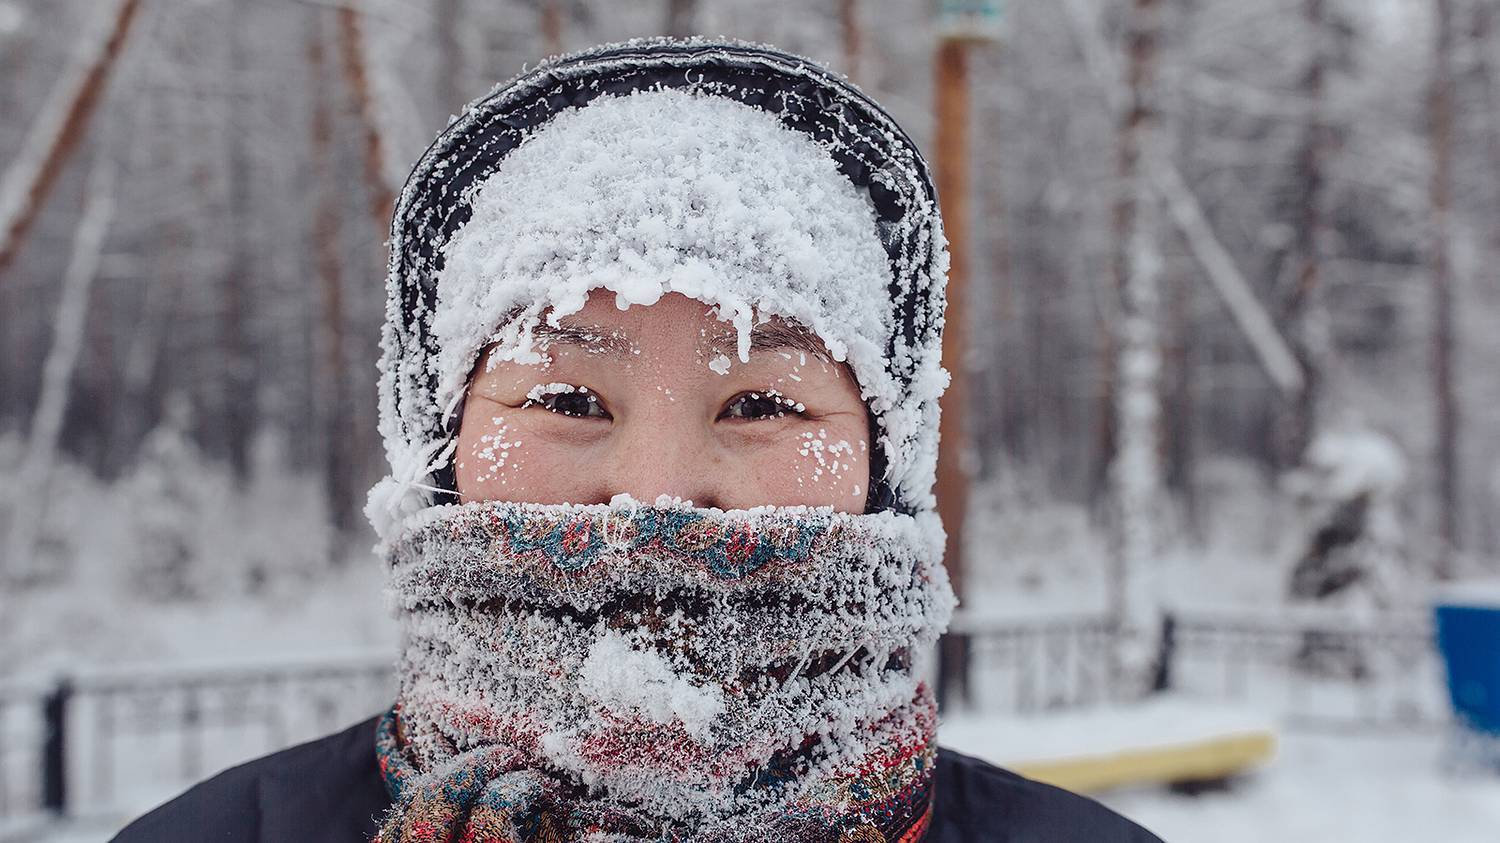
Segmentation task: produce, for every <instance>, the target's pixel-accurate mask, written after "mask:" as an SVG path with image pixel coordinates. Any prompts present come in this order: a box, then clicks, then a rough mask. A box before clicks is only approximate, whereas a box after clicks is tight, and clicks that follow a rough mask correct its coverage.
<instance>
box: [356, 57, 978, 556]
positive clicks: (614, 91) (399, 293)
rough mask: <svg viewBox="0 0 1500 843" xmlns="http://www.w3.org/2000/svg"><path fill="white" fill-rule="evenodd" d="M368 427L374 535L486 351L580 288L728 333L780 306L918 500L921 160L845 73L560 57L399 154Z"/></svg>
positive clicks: (933, 382)
mask: <svg viewBox="0 0 1500 843" xmlns="http://www.w3.org/2000/svg"><path fill="white" fill-rule="evenodd" d="M391 249H392V255H391V267H390V277H389V279H388V286H389V299H388V304H387V316H386V325H385V333H384V336H383V337H382V343H381V345H382V351H383V354H382V358H381V361H380V367H381V371H382V377H381V421H380V429H381V434H382V437H383V438H384V440H385V445H386V450H387V454H388V456H389V457H390V461H391V465H392V474H391V475H390V476H389V477H388V478H386V479H385V480H384V481H382V483H381V484H379V485H378V486H377V488H376V489H375V490H372V495H371V501H370V506H369V507H368V508H367V513H368V514H369V515H370V518H371V521H372V523H374V524H375V526H376V530H377V532H378V533H380V535H381V536H382V537H383V538H384V537H386V536H388V534H389V532H390V531H391V530H392V529H393V527H394V525H395V524H396V523H398V522H399V521H400V520H401V518H402V517H403V516H404V515H408V514H410V513H411V512H413V511H415V510H416V509H419V508H420V507H421V506H422V505H424V504H427V503H432V502H434V501H435V499H434V498H432V497H430V496H427V497H423V496H420V495H416V494H415V493H416V492H417V491H418V490H427V491H431V489H430V488H429V487H430V483H431V479H430V478H431V473H432V472H433V471H435V470H437V469H440V468H442V467H444V466H446V465H447V464H448V460H449V457H450V455H451V452H450V451H448V450H446V449H447V446H448V445H450V444H451V437H452V426H451V420H452V418H453V416H454V413H455V412H456V410H457V407H458V402H459V401H460V399H461V398H462V397H463V390H464V386H465V379H466V377H467V375H468V374H469V372H470V371H471V368H472V365H473V363H474V361H475V360H476V359H477V355H478V353H479V351H480V350H481V348H482V347H483V346H484V345H485V344H486V342H487V341H489V340H497V341H498V342H499V343H500V348H501V349H502V353H501V354H500V355H499V356H498V357H497V359H505V358H506V357H508V358H509V359H514V360H523V361H524V360H535V359H537V357H536V355H537V354H538V350H537V349H536V348H534V347H533V344H532V343H531V342H530V332H531V331H532V330H533V329H534V328H535V327H536V326H537V325H538V324H540V322H541V320H544V319H550V320H556V319H558V318H560V317H562V316H564V315H566V314H568V313H571V312H574V311H576V310H578V309H579V308H580V307H581V306H582V304H583V302H584V300H585V297H586V295H587V293H588V292H589V291H590V290H593V289H605V290H609V291H611V292H613V293H614V294H615V297H616V301H617V303H618V304H620V305H621V306H626V305H635V304H642V305H644V304H649V303H651V302H654V301H656V300H657V299H658V298H660V296H662V295H663V294H665V293H668V292H679V293H683V294H685V295H688V296H689V297H692V298H696V299H699V300H701V301H704V302H705V303H707V304H709V305H711V306H713V307H715V308H716V310H717V313H718V315H719V317H720V318H721V319H724V320H725V321H726V322H730V323H732V324H733V325H734V326H735V327H736V328H737V329H738V333H739V343H740V345H739V348H738V349H737V351H738V352H739V353H740V355H741V356H743V354H744V353H745V351H746V343H747V342H748V331H749V329H750V328H751V327H752V325H753V324H754V323H756V322H757V321H759V320H764V319H767V318H771V317H782V318H786V319H789V320H791V321H794V322H797V323H801V324H802V325H804V326H806V327H807V328H808V329H810V330H811V331H812V332H813V333H814V334H815V335H817V336H818V337H819V338H820V339H821V340H822V341H823V343H824V344H825V346H826V347H827V348H828V349H829V350H830V352H831V353H832V355H833V356H834V357H835V358H838V359H841V360H847V361H848V363H849V365H850V367H851V369H852V370H853V372H854V375H855V377H856V378H857V379H858V381H859V383H860V385H861V389H862V390H863V393H864V398H865V400H866V403H867V404H868V406H869V408H870V410H871V412H872V414H873V417H874V419H875V422H876V425H877V428H878V431H877V439H876V445H877V447H878V448H879V449H880V452H881V455H882V456H883V457H884V458H885V460H886V462H887V478H886V479H888V481H889V483H890V485H891V486H892V487H893V488H894V489H895V490H896V491H897V493H898V495H899V497H900V500H901V501H902V502H903V504H904V506H905V508H907V509H908V510H913V511H915V510H922V509H928V508H931V506H932V505H933V499H932V494H931V487H932V482H933V476H934V472H935V465H936V458H937V412H938V408H937V399H938V396H939V394H940V393H941V391H942V389H943V387H944V385H945V384H946V382H947V376H946V374H945V373H944V372H943V371H942V369H941V367H940V366H939V360H938V358H939V346H940V333H941V326H942V308H943V285H944V282H945V278H946V273H947V267H948V262H947V251H946V247H945V240H944V239H943V235H942V226H941V223H940V221H939V219H938V214H937V207H936V202H935V198H934V196H933V190H932V185H931V181H930V178H929V177H928V174H927V170H926V165H925V163H924V162H923V161H922V159H921V156H920V154H919V153H918V152H917V150H916V148H915V147H914V146H913V145H912V143H911V141H910V140H909V139H908V138H906V136H905V135H904V134H903V133H902V132H901V130H900V129H899V128H898V127H897V126H896V125H895V124H894V122H892V121H891V120H890V118H889V117H888V116H886V115H885V113H884V112H883V111H881V110H880V108H879V106H877V105H875V104H874V103H873V102H871V101H870V100H868V98H866V97H864V95H863V94H861V93H859V92H858V91H857V90H855V89H854V88H853V87H852V86H850V85H848V84H847V83H845V82H843V81H841V80H838V79H836V78H834V77H833V76H832V75H830V74H828V73H827V72H826V71H824V70H822V69H821V68H818V67H816V66H815V65H813V64H812V63H810V62H807V61H805V60H802V59H798V58H796V57H793V56H788V55H786V54H782V53H777V52H775V51H771V50H765V49H760V48H756V47H753V46H751V45H744V44H736V43H729V42H724V43H714V42H704V41H692V42H671V41H661V42H658V41H643V42H631V43H627V44H623V45H609V46H606V47H602V48H598V49H596V50H592V51H589V52H586V53H581V54H575V55H572V56H565V57H562V58H561V59H559V60H557V61H555V62H550V63H547V64H545V65H543V66H541V67H539V68H537V69H536V70H534V71H532V72H531V73H528V74H525V75H523V76H522V77H520V78H518V79H516V80H513V81H512V82H510V83H508V84H506V85H503V86H500V87H498V88H497V89H496V90H495V91H494V92H492V93H491V94H490V95H489V96H488V97H485V98H482V99H480V100H477V101H476V102H474V103H472V104H471V105H470V106H469V108H468V109H466V111H465V113H464V114H463V115H461V116H460V117H459V118H458V119H456V120H455V121H454V123H453V124H452V125H450V126H449V127H448V129H447V130H445V131H444V133H443V134H442V135H441V136H440V137H439V138H438V139H437V141H436V142H434V144H433V145H432V147H431V148H429V150H428V151H427V153H426V154H425V155H424V156H423V158H422V160H421V161H420V162H418V164H417V166H416V168H415V169H414V170H413V172H412V176H411V178H410V179H409V180H408V182H407V185H406V188H405V189H404V190H403V192H402V196H401V199H400V202H399V203H398V206H397V209H396V216H395V220H394V223H393V228H392V241H391Z"/></svg>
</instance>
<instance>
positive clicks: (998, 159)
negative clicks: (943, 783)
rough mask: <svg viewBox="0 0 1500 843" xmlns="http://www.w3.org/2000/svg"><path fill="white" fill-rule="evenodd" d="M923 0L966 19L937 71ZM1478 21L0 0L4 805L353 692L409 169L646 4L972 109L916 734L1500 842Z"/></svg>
mask: <svg viewBox="0 0 1500 843" xmlns="http://www.w3.org/2000/svg"><path fill="white" fill-rule="evenodd" d="M940 6H942V7H948V8H949V10H950V11H951V10H952V8H954V7H957V6H972V7H975V8H979V9H989V10H990V13H992V16H991V17H988V18H986V17H985V14H983V13H982V14H981V15H980V17H981V18H985V19H986V20H989V21H990V23H989V24H985V25H980V26H974V25H972V21H973V18H966V19H965V20H967V21H969V22H970V23H969V24H964V25H963V26H961V27H960V29H961V30H962V34H967V35H979V36H982V37H980V38H978V39H976V40H973V41H969V42H965V43H966V44H967V46H966V47H964V56H965V60H966V71H967V72H966V73H965V74H962V75H954V74H953V73H952V72H951V67H950V68H949V71H947V72H939V71H938V70H937V68H939V67H940V66H942V65H941V63H940V62H938V61H937V60H936V57H938V56H939V55H940V53H941V51H940V40H941V38H942V37H943V36H944V35H945V34H947V35H952V34H954V33H955V31H956V30H955V29H954V28H953V27H952V26H940V25H939V21H940V15H939V11H940V9H939V7H940ZM993 13H998V14H993ZM942 20H944V21H947V22H948V23H950V24H951V22H952V21H953V20H954V18H953V17H951V16H950V17H948V18H943V19H942ZM1497 27H1500V2H1496V0H1053V2H1032V1H1031V0H1010V2H1007V3H999V2H995V3H969V4H963V3H938V2H936V1H935V0H934V2H909V0H795V2H794V0H649V2H648V1H647V0H642V2H602V0H486V2H477V0H361V2H354V0H348V2H344V0H264V2H257V3H247V2H236V1H235V0H123V1H122V0H0V477H3V478H4V480H5V482H4V483H3V484H0V486H3V488H0V840H10V839H16V840H32V839H77V840H101V839H106V838H107V837H108V835H109V834H110V833H111V831H112V830H113V829H115V828H117V827H118V826H119V825H120V824H121V823H122V822H123V821H124V820H125V819H127V818H128V817H130V816H132V815H133V814H135V813H138V812H139V811H141V810H143V809H145V808H148V807H150V806H151V805H153V804H155V803H156V802H159V801H160V800H162V799H164V798H166V797H168V796H170V795H171V794H173V793H175V792H177V791H179V790H180V789H181V788H182V787H184V786H185V785H186V784H188V783H190V782H191V781H194V780H196V779H197V778H200V777H201V776H203V775H206V774H208V773H211V772H213V771H214V770H216V769H220V768H222V767H224V766H226V765H228V764H232V763H235V762H237V761H239V760H243V759H246V758H249V757H253V756H255V755H257V754H260V753H263V752H265V751H269V750H270V749H274V748H276V747H278V746H282V745H286V744H287V743H289V742H292V741H296V740H301V739H305V738H311V737H315V736H317V735H320V734H324V733H326V732H328V731H331V730H333V729H335V728H338V727H340V726H342V725H345V724H348V723H352V722H355V721H356V720H358V719H362V718H363V717H365V716H368V715H369V714H371V713H373V712H374V711H375V710H376V709H377V708H379V707H380V706H381V705H382V703H383V702H384V701H386V700H387V699H388V697H389V693H390V691H389V676H388V669H389V663H390V658H391V654H392V653H393V651H394V647H395V631H394V626H393V624H392V622H391V621H390V620H389V619H388V617H387V615H386V614H385V611H384V609H383V607H382V604H381V599H380V594H379V588H380V584H381V583H380V578H381V571H380V570H379V568H378V566H377V565H376V564H375V563H374V559H373V557H372V556H371V555H370V552H369V547H370V545H371V543H372V541H373V536H372V535H371V534H370V533H369V532H368V527H367V526H365V525H364V523H363V522H362V520H361V517H360V515H359V508H360V505H361V504H362V502H363V496H364V493H365V491H366V490H367V489H368V488H369V486H370V485H371V484H372V483H373V482H374V481H375V480H376V479H377V478H378V477H379V476H380V475H381V474H382V473H383V464H382V457H381V454H380V452H379V447H378V439H377V437H376V435H375V430H374V417H375V397H374V379H375V370H374V360H375V358H376V340H377V336H378V326H379V323H380V320H381V318H382V315H383V304H384V294H383V290H382V280H383V278H382V276H383V266H384V253H383V250H382V245H381V244H382V241H383V240H384V237H385V233H386V225H387V221H388V219H389V212H390V202H391V197H392V195H393V192H394V191H395V190H397V189H398V188H399V186H400V184H401V182H402V180H403V179H404V177H405V173H406V171H407V168H408V167H409V166H410V164H411V163H412V162H413V161H414V160H415V159H416V157H417V156H418V155H419V154H420V153H421V151H422V150H423V149H424V148H425V145H426V144H427V142H428V141H429V140H430V139H431V138H432V137H433V136H434V135H435V134H436V133H437V131H438V130H440V129H441V128H442V126H443V125H444V124H445V122H446V120H447V118H448V117H449V115H450V114H452V113H454V112H456V111H458V110H459V109H461V108H462V106H463V104H464V103H465V102H466V101H468V100H469V99H472V98H474V97H477V96H479V95H482V94H483V93H485V92H486V91H487V90H488V89H489V87H490V86H491V85H493V84H494V83H496V82H498V81H501V80H503V79H505V78H507V77H509V76H510V75H511V74H513V73H515V72H517V71H519V70H520V69H521V67H522V66H523V64H525V63H527V62H534V61H535V60H536V59H537V58H538V57H539V56H542V55H544V54H547V53H549V52H554V51H557V50H559V49H571V48H578V47H584V46H588V45H592V44H595V43H599V42H604V41H612V40H619V39H622V38H627V37H632V36H638V35H649V34H659V33H663V32H674V33H690V32H700V33H705V34H729V35H733V36H737V37H741V38H747V39H751V40H759V41H767V42H770V43H773V44H776V45H778V46H780V47H783V48H786V49H790V50H793V51H797V52H801V53H804V54H808V55H812V56H815V57H818V58H820V59H823V60H826V61H827V62H828V63H829V64H830V65H831V66H832V67H833V68H835V69H837V70H840V71H842V72H845V73H848V74H849V75H850V76H851V77H853V78H854V79H855V80H856V81H857V82H858V83H859V84H860V85H861V86H862V87H864V88H865V89H866V90H868V91H870V92H871V93H872V94H873V95H874V96H875V98H876V99H877V100H879V101H880V102H881V103H883V104H884V105H885V106H886V107H887V108H888V109H889V110H890V111H891V112H892V114H893V115H894V116H895V117H896V119H897V120H898V121H899V122H900V123H901V124H902V125H903V126H905V127H906V128H907V129H908V130H910V131H911V133H912V134H913V136H914V137H915V138H916V139H917V141H918V143H919V144H920V145H921V146H922V147H923V149H925V150H929V157H931V158H933V159H934V160H938V159H940V158H941V157H942V156H943V155H944V154H945V150H947V149H948V147H944V146H942V143H943V142H944V141H943V139H944V137H951V135H949V136H945V135H944V133H943V132H942V131H940V129H941V128H942V127H940V126H938V125H937V124H936V117H935V114H936V113H937V112H938V108H937V105H938V100H939V99H940V97H939V96H938V94H939V93H945V94H952V93H954V90H955V86H957V89H958V91H959V94H960V95H961V99H962V101H964V102H966V103H967V110H966V114H967V120H968V125H967V137H968V138H969V146H968V148H967V154H966V155H963V156H962V157H961V160H959V161H956V162H954V161H949V162H948V163H949V164H950V165H951V166H957V167H959V168H960V169H959V170H958V172H959V173H960V174H961V178H960V179H959V183H960V184H962V185H963V192H964V194H965V195H966V197H967V199H968V213H967V214H966V216H965V221H966V223H967V229H968V231H967V236H966V238H965V239H964V241H963V242H962V244H961V247H962V251H963V254H964V256H965V257H966V258H967V273H966V280H965V282H964V296H963V302H964V307H963V308H962V311H961V312H958V313H955V314H954V319H958V320H962V324H963V326H964V327H965V328H966V330H967V336H968V340H969V342H968V343H967V348H966V353H965V354H964V355H963V357H962V359H961V360H957V361H950V362H949V365H950V367H956V368H957V369H958V371H959V373H960V375H961V382H962V384H963V387H964V389H965V390H966V394H967V396H968V402H967V412H966V421H967V425H968V429H969V431H970V434H971V441H970V442H969V443H968V445H967V447H965V448H962V449H960V450H959V451H958V454H959V457H958V458H961V459H962V460H963V461H964V465H965V466H966V467H967V468H968V470H969V471H970V473H971V474H972V477H973V485H972V490H971V494H970V497H969V501H968V505H967V509H966V512H967V519H966V528H965V530H964V535H963V540H962V546H963V548H964V549H965V552H964V556H963V570H964V585H963V605H964V608H963V614H962V616H961V617H960V619H959V621H958V624H957V627H956V628H957V629H958V630H960V631H962V632H965V633H967V634H969V635H970V636H971V639H970V640H971V641H972V644H971V647H970V650H969V656H970V658H969V666H970V674H969V675H970V688H969V695H968V697H969V698H968V700H967V702H965V701H962V700H960V699H958V698H957V697H952V698H950V700H949V701H950V703H951V707H950V713H949V715H948V716H949V720H948V722H947V724H946V725H945V727H944V738H945V740H946V742H948V743H949V744H951V745H953V746H954V747H956V748H958V749H961V750H966V751H969V752H971V753H974V754H978V755H982V756H984V757H987V758H990V759H991V760H994V761H996V762H997V763H1018V762H1022V761H1027V760H1034V759H1035V758H1037V757H1041V756H1052V755H1068V754H1078V753H1088V752H1097V751H1107V750H1109V749H1112V748H1118V747H1122V746H1129V745H1135V744H1141V743H1147V744H1149V743H1152V742H1155V743H1157V744H1160V743H1170V742H1172V741H1174V740H1179V739H1189V738H1190V737H1191V736H1192V735H1196V734H1222V733H1225V732H1233V731H1235V730H1238V729H1243V728H1247V727H1249V726H1254V727H1255V728H1265V729H1270V730H1272V731H1274V732H1275V733H1276V734H1277V736H1278V745H1279V751H1278V754H1277V756H1276V758H1275V759H1274V760H1273V761H1272V762H1271V763H1270V764H1269V765H1267V766H1265V767H1263V768H1261V769H1258V770H1255V771H1252V772H1249V773H1247V774H1246V775H1244V776H1243V777H1241V778H1238V779H1235V780H1233V781H1230V782H1228V783H1226V784H1225V786H1223V787H1218V788H1214V789H1210V790H1207V791H1205V792H1202V793H1198V794H1197V795H1188V794H1185V793H1181V792H1172V791H1169V790H1166V789H1163V788H1160V787H1136V788H1125V789H1120V790H1115V791H1111V792H1109V793H1104V794H1100V797H1101V798H1103V799H1104V800H1105V801H1106V802H1108V803H1109V804H1111V805H1114V806H1116V807H1118V808H1119V809H1121V810H1123V811H1124V812H1126V813H1127V814H1128V815H1130V816H1132V817H1134V818H1136V819H1138V820H1140V821H1141V822H1143V823H1144V824H1146V825H1148V826H1149V827H1151V828H1153V829H1154V830H1156V831H1157V832H1158V833H1160V834H1161V835H1162V836H1163V837H1165V838H1166V839H1168V840H1172V841H1192V840H1205V841H1206V840H1213V841H1219V840H1223V841H1235V840H1242V839H1243V840H1250V839H1256V840H1260V839H1285V840H1322V839H1329V838H1333V839H1357V840H1366V841H1384V840H1392V841H1394V840H1410V839H1432V840H1444V841H1468V840H1474V841H1479V840H1491V839H1493V835H1494V829H1495V828H1496V827H1500V774H1497V773H1496V772H1494V771H1493V770H1491V771H1490V772H1484V771H1482V770H1480V769H1477V768H1476V765H1475V764H1474V763H1472V759H1470V758H1469V757H1468V756H1467V755H1466V753H1465V752H1464V751H1463V749H1464V744H1463V743H1462V741H1461V736H1460V734H1459V733H1458V732H1456V731H1455V729H1454V727H1453V726H1452V724H1451V722H1450V716H1449V714H1448V708H1447V700H1446V696H1445V688H1444V684H1443V672H1442V663H1441V660H1440V658H1439V657H1438V655H1437V653H1436V651H1435V649H1434V647H1433V645H1432V642H1431V637H1432V630H1431V621H1430V609H1431V603H1432V600H1433V590H1432V589H1433V587H1434V584H1436V583H1438V582H1440V581H1444V580H1460V581H1461V580H1467V579H1482V578H1495V577H1500V517H1496V510H1497V504H1500V379H1497V378H1496V377H1495V375H1494V373H1495V372H1496V371H1497V369H1500V342H1497V340H1496V334H1495V332H1494V329H1493V326H1494V325H1495V324H1497V319H1500V277H1497V269H1496V267H1500V87H1497V86H1500V31H1497ZM1130 45H1134V49H1127V47H1128V46H1130ZM944 113H949V114H951V113H952V112H944ZM950 128H951V126H950ZM957 148H959V149H960V150H961V149H962V147H957ZM1137 188H1139V189H1137ZM945 201H946V197H945ZM1168 615H1170V616H1171V617H1172V618H1173V619H1174V621H1175V623H1176V626H1175V630H1176V637H1175V647H1174V649H1173V650H1172V655H1171V658H1170V660H1169V661H1170V665H1171V668H1172V670H1171V674H1172V675H1171V676H1170V681H1169V682H1167V683H1166V684H1168V685H1169V686H1170V688H1171V690H1170V691H1169V692H1167V693H1166V694H1162V695H1156V696H1155V697H1153V698H1152V699H1150V700H1147V701H1146V702H1140V701H1139V700H1137V699H1136V698H1137V697H1138V696H1139V691H1140V687H1139V686H1141V685H1142V682H1141V681H1139V677H1141V676H1147V677H1148V679H1149V674H1150V673H1151V671H1152V670H1153V669H1154V665H1155V661H1156V660H1157V657H1158V655H1159V654H1160V653H1161V651H1162V650H1161V646H1160V642H1161V641H1162V640H1164V639H1163V635H1162V625H1161V622H1162V619H1163V618H1164V617H1166V616H1168ZM1116 656H1118V657H1119V658H1118V659H1116V658H1115V657H1116ZM1116 661H1119V662H1123V663H1124V664H1125V666H1126V667H1127V668H1129V670H1127V674H1130V675H1133V676H1135V677H1137V678H1136V680H1135V681H1130V677H1129V676H1127V678H1126V681H1121V680H1120V678H1119V676H1118V675H1116V674H1115V673H1113V672H1112V670H1111V664H1114V663H1115V662H1116ZM1145 684H1149V681H1148V682H1146V683H1145ZM1153 706H1154V708H1153ZM1163 711H1165V712H1167V714H1166V715H1163V714H1162V712H1163ZM49 714H50V715H51V717H52V720H51V722H58V720H59V718H60V719H61V721H64V722H65V723H66V736H67V740H66V744H65V745H59V744H58V743H56V742H55V741H52V742H49V740H48V738H49V733H48V730H47V728H46V725H45V724H46V723H48V722H49V720H48V716H49ZM1069 718H1072V719H1069ZM1185 734H1186V735H1187V737H1184V735H1185ZM49 758H51V759H53V763H51V764H49V763H48V759H49ZM58 758H61V759H62V762H61V763H60V764H59V763H58V762H57V760H56V759H58ZM44 769H52V770H54V771H56V770H61V771H62V773H63V775H62V776H61V778H60V779H58V778H57V777H56V776H54V777H52V778H49V777H48V776H45V775H43V774H42V773H41V772H40V771H42V770H44ZM59 785H60V786H61V790H58V789H57V787H58V786H59ZM58 802H61V803H62V804H65V806H66V810H65V814H66V817H65V818H64V819H62V820H59V819H57V818H56V817H54V816H53V815H51V814H49V813H48V812H47V811H46V810H45V807H44V806H46V805H47V804H49V803H50V804H56V803H58Z"/></svg>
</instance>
